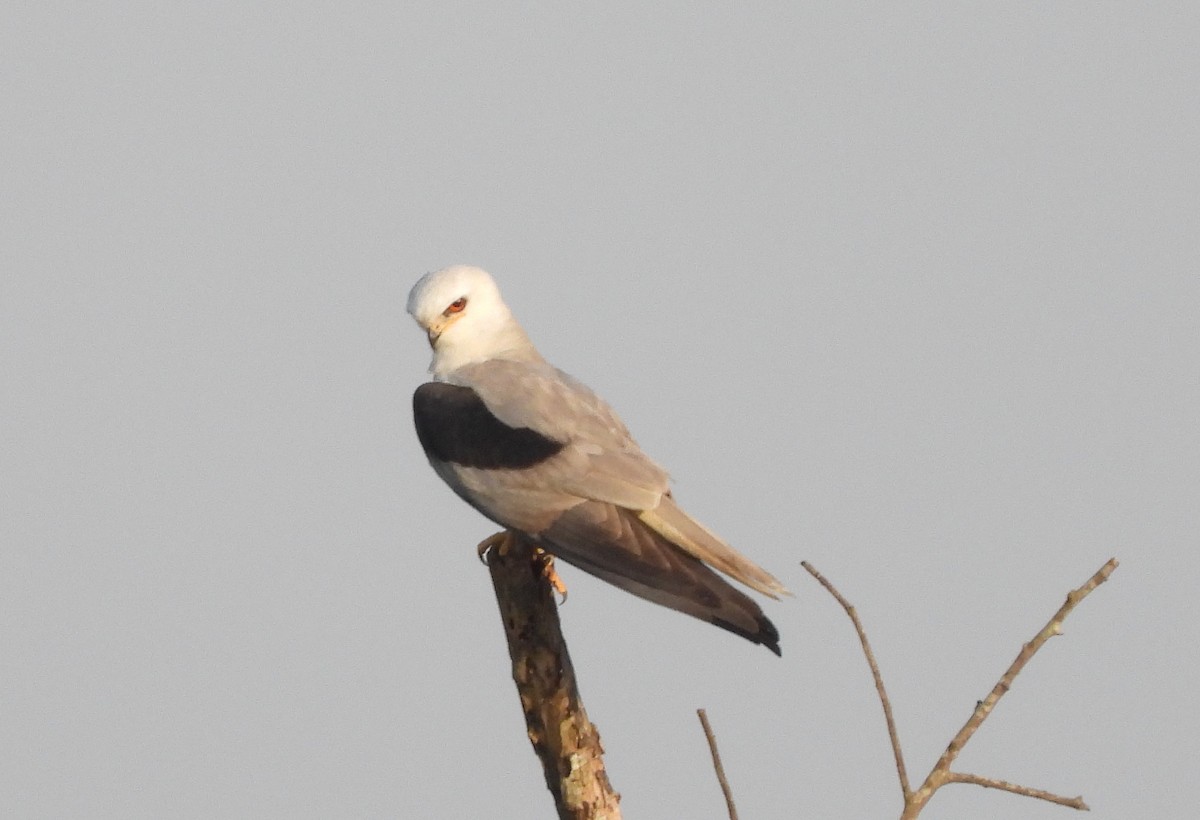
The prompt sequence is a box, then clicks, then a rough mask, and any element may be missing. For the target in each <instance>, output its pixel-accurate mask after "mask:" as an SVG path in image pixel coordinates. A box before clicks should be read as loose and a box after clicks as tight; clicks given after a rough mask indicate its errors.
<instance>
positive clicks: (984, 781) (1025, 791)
mask: <svg viewBox="0 0 1200 820" xmlns="http://www.w3.org/2000/svg"><path fill="white" fill-rule="evenodd" d="M946 782H947V783H974V784H975V785H976V786H983V787H984V788H985V789H1000V790H1002V791H1006V792H1012V793H1013V794H1020V795H1024V796H1025V797H1035V798H1037V799H1038V800H1045V801H1047V802H1050V803H1057V804H1058V805H1060V806H1066V807H1067V808H1071V809H1079V810H1080V811H1090V809H1088V805H1087V803H1084V802H1083V798H1082V797H1063V796H1062V795H1059V794H1054V793H1053V792H1048V791H1045V790H1043V789H1031V788H1030V787H1028V786H1018V785H1017V784H1016V783H1009V782H1008V781H1007V780H995V779H993V778H991V777H980V776H979V775H977V774H962V773H960V772H950V776H949V777H948V778H946Z"/></svg>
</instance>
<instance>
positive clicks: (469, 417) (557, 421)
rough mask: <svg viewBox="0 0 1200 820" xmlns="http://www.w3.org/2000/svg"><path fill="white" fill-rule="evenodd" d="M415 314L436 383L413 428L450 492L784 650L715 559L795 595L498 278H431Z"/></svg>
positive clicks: (648, 591)
mask: <svg viewBox="0 0 1200 820" xmlns="http://www.w3.org/2000/svg"><path fill="white" fill-rule="evenodd" d="M408 312H409V313H410V314H412V317H413V318H414V319H415V320H416V321H417V324H418V325H420V326H421V328H422V329H424V330H425V332H426V333H427V334H428V336H429V344H430V346H431V347H432V348H433V363H432V364H431V365H430V367H429V372H430V373H432V374H433V378H434V381H432V382H429V383H427V384H423V385H421V386H420V387H418V388H417V391H416V393H415V394H414V395H413V417H414V420H415V422H416V428H417V437H418V438H419V439H420V441H421V446H422V447H424V448H425V454H426V455H427V456H428V457H429V463H430V464H431V465H433V469H434V470H435V471H437V474H438V475H440V476H441V477H442V479H443V480H444V481H445V482H446V483H447V484H449V485H450V487H451V489H453V490H454V492H456V493H457V494H458V495H459V496H460V497H462V499H463V500H464V501H466V502H467V503H468V504H470V505H471V506H472V507H474V508H475V509H477V510H479V512H481V513H483V514H484V515H485V516H487V517H488V518H490V519H492V520H493V521H495V522H496V523H498V524H500V525H502V526H503V527H505V528H507V529H509V530H515V531H518V532H521V533H524V534H525V535H527V536H528V537H529V538H530V539H531V540H532V541H533V542H534V543H536V544H537V545H538V546H539V547H541V548H542V549H544V550H545V551H546V552H548V553H550V554H551V555H554V556H557V557H559V558H562V559H563V560H565V561H567V562H569V563H571V564H574V565H575V566H577V567H579V568H580V569H582V570H585V571H586V572H590V573H591V574H593V575H595V576H597V577H599V578H602V579H604V580H605V581H608V582H610V583H612V584H615V585H616V586H618V587H620V588H621V589H624V590H626V591H628V592H632V593H633V594H634V595H638V596H640V597H642V598H645V599H647V600H649V601H653V602H654V603H657V604H662V605H663V606H667V607H670V608H671V609H675V610H678V611H680V612H685V613H687V614H688V615H693V616H695V617H697V618H700V619H701V620H704V621H708V622H709V623H711V624H714V625H716V626H719V627H721V628H723V629H727V630H729V631H730V632H733V633H735V634H738V635H741V636H742V637H743V638H747V639H748V640H750V641H753V642H754V643H758V644H762V645H764V646H766V647H767V648H768V649H770V650H771V651H772V652H774V653H775V654H777V655H778V654H779V632H778V630H776V628H775V625H774V624H772V623H771V622H770V621H769V620H768V619H767V617H766V616H765V615H763V612H762V610H761V609H760V608H759V607H758V604H756V603H755V602H754V601H752V600H751V599H750V598H749V597H748V596H746V595H745V594H743V593H742V592H741V591H739V590H738V589H736V588H735V587H733V586H732V585H730V584H729V583H727V582H726V581H725V580H723V579H722V578H721V577H720V576H719V575H717V573H716V572H713V569H716V570H719V571H721V572H723V573H725V574H726V575H728V576H730V577H732V578H734V579H736V580H738V581H740V582H742V583H743V584H745V585H746V586H749V587H751V588H753V589H755V590H757V591H759V592H761V593H762V594H764V595H767V596H769V597H771V598H777V597H778V596H779V595H781V594H790V593H788V591H787V590H786V589H785V588H784V586H783V585H782V584H781V583H779V581H777V580H776V579H775V578H774V577H772V576H771V575H770V574H769V573H767V572H766V571H764V570H762V569H761V568H759V567H758V566H757V565H755V564H754V563H752V562H751V561H749V560H748V559H746V558H745V557H744V556H742V555H740V554H739V553H737V552H736V551H735V550H734V549H733V548H731V547H730V546H729V545H728V544H726V543H725V542H724V541H722V540H721V539H720V538H718V537H717V536H716V535H714V534H713V533H711V532H709V531H708V530H707V529H705V528H704V527H703V526H701V525H700V524H698V523H697V522H696V521H694V520H692V519H691V518H690V517H688V515H687V514H686V513H685V512H683V510H681V509H680V508H679V507H678V506H677V505H676V503H675V500H674V498H672V496H671V491H670V488H669V486H668V481H669V479H668V476H667V473H666V471H665V470H663V468H662V467H660V466H658V464H656V463H655V462H653V461H651V460H650V458H649V457H648V456H646V454H645V453H643V452H642V451H641V449H640V448H639V447H638V445H637V443H636V442H634V440H633V438H632V437H631V436H630V435H629V431H628V430H626V429H625V425H624V424H623V423H622V422H621V420H620V419H619V418H618V417H617V414H616V413H615V412H613V410H612V408H610V407H609V406H608V405H607V404H606V403H605V402H604V400H603V399H601V398H600V397H599V396H597V395H596V394H595V393H593V392H592V391H591V390H589V389H588V388H587V387H586V386H584V385H583V384H581V383H580V382H578V381H576V380H575V379H573V378H571V377H570V376H568V375H567V374H566V373H563V372H562V371H561V370H558V369H557V368H555V367H553V366H552V365H550V364H549V363H547V362H546V360H545V359H543V358H542V357H541V355H540V354H539V353H538V352H537V349H536V348H534V346H533V344H532V343H531V342H530V341H529V337H528V336H526V335H525V331H524V330H523V329H522V328H521V325H520V324H518V322H517V320H516V318H514V317H513V314H512V312H511V311H510V310H509V308H508V306H507V305H506V304H505V303H504V300H503V299H501V297H500V291H499V289H498V288H497V287H496V283H495V282H494V281H493V280H492V277H491V276H489V275H488V274H487V273H486V272H485V271H483V270H480V269H479V268H474V267H468V266H465V265H457V266H454V267H449V268H445V269H443V270H439V271H435V272H433V273H429V274H426V275H425V276H423V277H421V279H420V280H419V281H418V282H417V283H416V285H414V286H413V289H412V291H411V292H410V293H409V295H408ZM488 543H489V542H485V543H484V545H481V548H482V547H483V546H485V545H486V544H488ZM710 567H711V569H710Z"/></svg>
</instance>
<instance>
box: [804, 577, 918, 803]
mask: <svg viewBox="0 0 1200 820" xmlns="http://www.w3.org/2000/svg"><path fill="white" fill-rule="evenodd" d="M800 566H802V567H804V568H805V569H806V570H808V574H809V575H811V576H812V577H813V578H816V579H817V582H818V583H820V584H821V586H823V587H825V589H827V590H828V591H829V594H830V595H832V596H833V597H834V598H835V599H836V600H837V602H838V603H839V604H841V605H842V609H844V610H846V614H847V615H849V616H850V620H851V622H852V623H853V624H854V629H855V630H856V631H857V632H858V640H859V642H860V643H861V644H862V648H863V654H864V655H866V656H867V665H868V666H870V667H871V677H873V678H874V679H875V691H876V692H878V693H879V702H880V703H882V704H883V717H884V720H886V721H887V730H888V738H890V739H891V741H892V754H893V755H894V756H895V758H896V773H897V774H898V775H899V776H900V791H901V793H902V794H903V795H904V800H905V801H907V800H908V797H909V795H910V794H912V789H910V788H909V785H908V771H907V770H906V769H905V767H904V753H903V752H902V751H901V750H900V735H899V734H898V733H897V732H896V719H895V718H894V717H893V716H892V702H891V700H889V699H888V695H887V690H886V689H885V688H884V686H883V675H881V674H880V672H879V664H877V663H876V662H875V653H874V652H872V651H871V642H870V641H868V640H867V632H866V630H865V629H863V625H862V621H860V620H859V619H858V612H857V611H856V610H855V609H854V607H853V606H852V605H851V603H850V602H849V601H847V600H846V599H845V598H844V597H842V594H841V593H840V592H838V591H837V588H836V587H834V585H833V584H831V583H830V582H829V581H828V580H827V579H826V578H825V576H824V575H822V574H821V573H819V572H817V570H816V568H815V567H813V565H812V564H810V563H808V562H807V561H801V562H800Z"/></svg>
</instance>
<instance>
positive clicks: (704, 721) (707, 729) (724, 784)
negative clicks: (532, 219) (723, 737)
mask: <svg viewBox="0 0 1200 820" xmlns="http://www.w3.org/2000/svg"><path fill="white" fill-rule="evenodd" d="M696 714H697V715H698V716H699V717H700V725H701V726H703V727H704V737H705V738H706V739H707V740H708V750H709V751H710V752H712V761H713V768H714V769H716V772H717V782H718V783H720V784H721V793H722V794H724V795H725V808H726V810H727V811H728V812H729V820H738V813H737V806H735V805H734V804H733V790H732V789H730V788H729V781H728V780H727V779H726V778H725V767H724V766H722V765H721V753H720V752H718V751H717V738H716V735H714V734H713V730H712V726H710V725H709V723H708V713H707V712H705V711H704V710H703V709H697V710H696Z"/></svg>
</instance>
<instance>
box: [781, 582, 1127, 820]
mask: <svg viewBox="0 0 1200 820" xmlns="http://www.w3.org/2000/svg"><path fill="white" fill-rule="evenodd" d="M801 566H803V567H804V568H805V569H806V570H808V572H809V574H810V575H812V576H813V577H814V578H815V579H816V580H817V581H818V582H819V583H820V584H821V586H823V587H825V589H826V590H828V591H829V593H830V594H831V595H833V597H834V598H835V599H836V600H837V602H838V603H839V604H841V605H842V608H843V609H845V610H846V614H847V615H849V616H850V620H851V621H852V622H853V623H854V628H855V629H856V630H857V631H858V637H859V640H860V642H861V643H862V646H863V652H864V653H865V654H866V656H867V663H868V665H870V667H871V674H872V675H873V676H874V678H875V688H876V691H878V693H879V699H880V702H881V703H882V704H883V713H884V716H885V717H886V719H887V723H888V735H889V736H890V738H891V741H892V751H893V752H894V753H895V756H896V772H897V774H898V775H899V777H900V788H901V790H902V791H903V792H904V813H903V814H901V815H900V820H913V818H915V817H917V816H918V815H919V814H920V813H921V810H922V809H923V808H924V807H925V805H926V804H927V803H928V802H929V800H930V798H932V797H933V795H934V793H935V792H937V790H938V789H939V788H941V787H942V786H944V785H946V784H947V783H973V784H975V785H977V786H983V787H985V788H990V789H1001V790H1003V791H1007V792H1011V793H1013V794H1020V795H1024V796H1026V797H1033V798H1036V799H1038V800H1046V801H1048V802H1051V803H1056V804H1058V805H1060V806H1068V807H1070V808H1073V809H1079V810H1082V811H1087V808H1088V807H1087V804H1086V803H1084V802H1083V798H1082V797H1063V796H1062V795H1058V794H1054V793H1053V792H1048V791H1044V790H1042V789H1034V788H1031V787H1029V786H1020V785H1017V784H1015V783H1009V782H1007V781H1004V780H996V779H993V778H988V777H980V776H979V775H974V774H962V773H959V772H952V771H950V766H951V765H952V764H953V763H954V761H955V759H956V758H957V757H958V755H959V753H961V752H962V750H963V747H965V746H966V745H967V742H968V741H969V740H970V739H971V737H972V736H973V735H974V734H975V732H976V731H977V730H978V729H979V727H980V726H981V725H982V724H983V722H984V721H985V720H986V719H987V717H988V715H990V714H991V713H992V710H993V709H995V707H996V704H997V703H998V702H999V701H1000V698H1002V697H1004V694H1005V693H1006V692H1007V691H1008V690H1009V689H1011V688H1012V684H1013V681H1014V680H1015V679H1016V677H1017V675H1018V674H1020V672H1021V670H1022V669H1024V668H1025V664H1027V663H1029V661H1030V659H1031V658H1033V656H1034V655H1035V654H1037V651H1038V650H1039V649H1041V648H1042V646H1043V644H1045V643H1046V641H1048V640H1050V638H1052V637H1054V636H1055V635H1061V634H1062V624H1063V621H1064V620H1065V619H1066V617H1067V616H1068V615H1070V614H1071V611H1072V610H1073V609H1075V607H1076V606H1078V605H1079V603H1080V602H1081V601H1082V600H1083V599H1084V598H1086V597H1087V596H1088V595H1089V594H1090V593H1091V592H1092V590H1094V589H1096V587H1098V586H1100V585H1101V584H1103V583H1104V582H1105V581H1107V580H1108V577H1109V576H1110V575H1112V573H1113V571H1114V570H1115V569H1116V568H1117V566H1118V563H1117V559H1116V558H1112V559H1110V560H1109V561H1108V562H1107V563H1105V565H1104V566H1102V567H1101V568H1100V569H1099V570H1097V571H1096V573H1095V574H1094V575H1093V576H1092V577H1091V578H1089V579H1088V580H1087V582H1086V583H1084V585H1083V586H1081V587H1079V588H1078V589H1074V590H1071V592H1069V593H1068V594H1067V600H1066V602H1065V603H1064V604H1063V605H1062V606H1061V607H1059V609H1058V611H1057V612H1056V613H1054V615H1053V616H1052V617H1051V618H1050V620H1049V622H1047V624H1046V625H1045V626H1044V627H1042V629H1041V630H1040V631H1039V632H1038V633H1037V635H1035V636H1034V637H1033V639H1032V640H1031V641H1029V642H1028V643H1026V644H1025V645H1024V646H1022V647H1021V651H1020V652H1019V653H1017V657H1016V660H1014V661H1013V662H1012V664H1011V665H1009V667H1008V670H1007V671H1005V673H1004V675H1003V676H1002V677H1001V678H1000V680H999V681H998V682H997V683H996V685H995V686H994V687H992V691H991V692H989V693H988V696H987V697H986V698H984V699H983V700H981V701H979V702H978V703H977V704H976V705H975V710H974V711H973V712H972V713H971V717H970V718H968V719H967V722H966V723H965V724H963V727H962V728H961V729H959V730H958V734H956V735H955V736H954V739H953V740H951V741H950V744H949V745H948V746H947V747H946V751H945V752H943V753H942V756H941V757H940V758H939V759H938V762H937V763H936V764H935V765H934V767H933V769H932V770H931V771H930V772H929V776H928V777H926V778H925V782H924V783H922V784H921V786H920V788H918V789H917V790H916V791H910V789H909V785H908V777H907V775H906V773H905V770H904V756H903V754H902V752H901V751H900V740H899V737H898V735H897V733H896V727H895V723H894V721H893V720H892V708H891V703H890V702H889V700H888V697H887V693H886V691H885V690H884V687H883V678H882V676H881V675H880V673H879V667H878V665H877V664H876V663H875V657H874V655H873V654H872V652H871V646H870V644H869V643H868V641H867V636H866V632H865V631H864V630H863V627H862V623H861V622H860V621H859V619H858V615H857V613H856V612H855V610H854V607H853V606H851V605H850V603H849V602H848V601H847V600H846V599H845V598H844V597H842V595H841V594H840V593H839V592H838V591H837V589H835V588H834V586H833V585H832V584H831V583H830V582H829V581H828V580H826V579H825V577H824V576H823V575H821V573H819V572H817V570H816V569H814V568H813V567H812V566H811V565H810V564H809V563H808V562H807V561H805V562H801Z"/></svg>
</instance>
